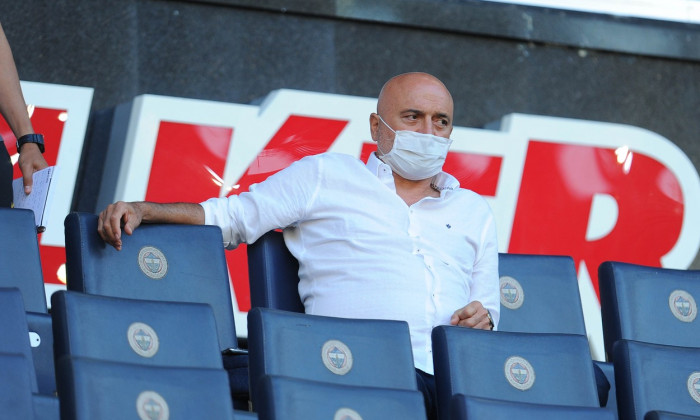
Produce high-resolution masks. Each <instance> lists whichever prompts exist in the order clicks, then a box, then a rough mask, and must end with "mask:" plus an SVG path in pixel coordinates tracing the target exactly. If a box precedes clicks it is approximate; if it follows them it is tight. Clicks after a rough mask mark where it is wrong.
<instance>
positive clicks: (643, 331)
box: [598, 261, 700, 360]
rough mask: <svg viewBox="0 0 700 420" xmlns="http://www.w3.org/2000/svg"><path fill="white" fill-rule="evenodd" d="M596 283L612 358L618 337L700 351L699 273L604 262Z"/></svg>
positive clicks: (606, 341) (606, 345)
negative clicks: (698, 349)
mask: <svg viewBox="0 0 700 420" xmlns="http://www.w3.org/2000/svg"><path fill="white" fill-rule="evenodd" d="M598 279H599V289H600V306H601V315H602V318H603V337H604V342H605V350H606V352H607V355H608V359H609V360H613V357H614V354H613V351H612V346H613V345H614V343H615V342H616V341H618V340H620V339H625V340H634V341H643V342H647V343H656V344H667V345H672V346H685V347H700V319H696V317H697V314H698V305H697V304H698V302H699V301H700V270H674V269H669V268H658V267H647V266H642V265H637V264H628V263H621V262H614V261H606V262H604V263H603V264H601V265H600V267H599V269H598Z"/></svg>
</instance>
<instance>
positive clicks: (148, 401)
mask: <svg viewBox="0 0 700 420" xmlns="http://www.w3.org/2000/svg"><path fill="white" fill-rule="evenodd" d="M136 412H137V413H138V415H139V418H140V419H141V420H168V418H170V409H169V408H168V404H167V403H166V402H165V399H164V398H163V397H161V396H160V394H158V393H157V392H155V391H143V392H142V393H140V394H139V396H138V398H137V399H136Z"/></svg>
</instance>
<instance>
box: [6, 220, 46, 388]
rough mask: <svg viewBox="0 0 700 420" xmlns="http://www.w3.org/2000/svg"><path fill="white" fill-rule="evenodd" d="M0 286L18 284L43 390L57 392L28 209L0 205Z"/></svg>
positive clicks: (37, 252) (36, 248)
mask: <svg viewBox="0 0 700 420" xmlns="http://www.w3.org/2000/svg"><path fill="white" fill-rule="evenodd" d="M0 232H2V235H0V267H2V268H3V270H2V273H0V287H16V288H18V289H19V290H20V292H21V293H22V300H23V302H24V310H25V311H26V312H27V323H28V325H29V334H30V336H31V337H32V339H31V352H32V360H33V363H34V366H35V369H36V373H37V379H38V386H39V391H38V392H40V393H42V394H46V395H53V394H54V393H55V391H56V378H55V370H54V360H53V344H52V343H53V339H52V337H51V334H52V333H51V317H50V316H49V315H48V308H47V306H46V291H45V289H44V277H43V275H42V269H41V258H40V255H39V242H38V241H37V232H36V225H35V221H34V213H33V212H32V211H31V210H27V209H7V208H0Z"/></svg>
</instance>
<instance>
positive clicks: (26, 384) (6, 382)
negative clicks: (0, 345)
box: [0, 337, 36, 419]
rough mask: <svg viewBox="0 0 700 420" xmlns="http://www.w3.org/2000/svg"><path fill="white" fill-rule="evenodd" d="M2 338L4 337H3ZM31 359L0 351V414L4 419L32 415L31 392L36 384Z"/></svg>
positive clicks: (24, 417)
mask: <svg viewBox="0 0 700 420" xmlns="http://www.w3.org/2000/svg"><path fill="white" fill-rule="evenodd" d="M3 339H4V337H3ZM31 365H32V362H31V359H28V358H27V357H26V355H24V354H20V353H6V352H4V351H3V352H0V413H1V414H0V415H1V416H2V418H6V419H31V418H33V417H34V406H33V401H32V392H33V390H34V387H35V386H36V378H35V377H34V371H33V370H32V369H31Z"/></svg>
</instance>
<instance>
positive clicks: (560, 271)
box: [498, 253, 586, 335]
mask: <svg viewBox="0 0 700 420" xmlns="http://www.w3.org/2000/svg"><path fill="white" fill-rule="evenodd" d="M498 271H499V275H500V283H501V284H500V290H501V318H500V321H499V323H498V329H499V330H500V331H514V332H534V333H566V334H581V335H586V325H585V322H584V318H583V308H582V306H581V296H580V293H579V288H578V278H577V276H576V266H575V264H574V260H573V259H572V258H571V257H568V256H556V255H533V254H506V253H500V254H499V255H498Z"/></svg>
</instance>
